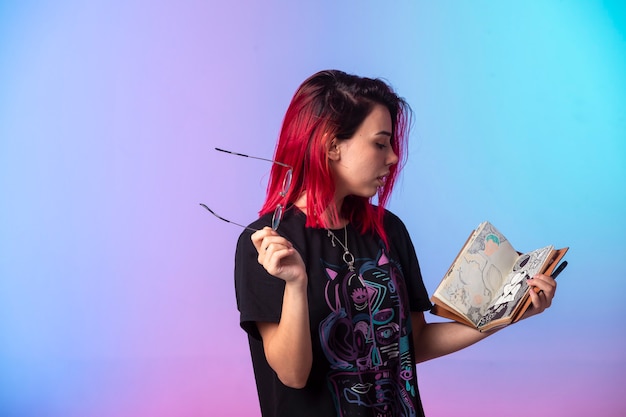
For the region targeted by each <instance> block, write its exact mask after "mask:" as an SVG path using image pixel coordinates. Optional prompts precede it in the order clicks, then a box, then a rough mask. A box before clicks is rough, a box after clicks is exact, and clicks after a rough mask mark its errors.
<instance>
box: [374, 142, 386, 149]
mask: <svg viewBox="0 0 626 417" xmlns="http://www.w3.org/2000/svg"><path fill="white" fill-rule="evenodd" d="M376 146H377V147H378V149H385V148H386V147H387V145H385V144H384V143H377V144H376Z"/></svg>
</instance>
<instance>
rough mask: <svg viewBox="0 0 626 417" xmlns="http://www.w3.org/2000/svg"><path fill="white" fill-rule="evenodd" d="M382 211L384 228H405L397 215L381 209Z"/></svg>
mask: <svg viewBox="0 0 626 417" xmlns="http://www.w3.org/2000/svg"><path fill="white" fill-rule="evenodd" d="M377 209H378V210H380V208H377ZM382 210H384V213H383V222H384V224H385V227H393V228H402V229H405V228H406V226H405V225H404V222H403V221H402V219H401V218H400V217H399V216H398V215H397V214H395V213H394V212H392V211H391V210H389V209H386V208H383V209H382Z"/></svg>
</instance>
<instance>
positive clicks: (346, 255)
mask: <svg viewBox="0 0 626 417" xmlns="http://www.w3.org/2000/svg"><path fill="white" fill-rule="evenodd" d="M347 226H348V225H345V226H344V227H343V234H344V241H345V242H346V243H345V244H344V243H343V242H342V241H341V240H339V238H338V237H337V236H335V234H334V233H333V232H332V231H331V230H330V229H326V230H327V231H328V237H329V238H330V243H332V245H333V248H335V247H337V245H335V242H337V243H339V245H341V247H342V248H343V261H344V262H345V263H346V265H348V269H349V270H350V272H354V255H352V252H350V250H349V249H348V228H347Z"/></svg>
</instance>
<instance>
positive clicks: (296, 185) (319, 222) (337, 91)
mask: <svg viewBox="0 0 626 417" xmlns="http://www.w3.org/2000/svg"><path fill="white" fill-rule="evenodd" d="M376 104H382V105H383V106H385V107H386V108H387V109H389V113H390V115H391V121H392V126H393V132H392V138H391V146H392V147H393V150H394V152H395V153H396V154H397V155H398V158H399V163H398V164H397V165H393V166H392V167H391V172H390V175H389V176H388V178H387V181H386V182H385V185H384V186H383V187H381V188H380V189H379V192H378V207H379V208H377V207H375V206H374V205H373V204H372V201H371V199H368V198H364V197H357V196H348V197H346V198H345V199H344V202H343V206H342V207H341V212H339V208H338V207H336V205H335V202H334V194H335V183H334V181H333V177H332V172H331V170H330V165H329V160H328V156H327V155H328V150H329V149H330V146H331V141H332V140H333V139H336V140H348V139H350V138H351V137H352V136H353V135H354V132H355V131H356V130H357V129H358V128H359V126H360V125H361V123H362V122H363V120H364V119H365V118H366V117H367V116H368V115H369V114H370V112H371V111H372V109H373V107H374V105H376ZM410 111H411V110H410V107H409V106H408V104H407V103H406V102H405V101H404V100H403V99H402V98H400V97H398V96H397V95H396V94H395V93H394V91H393V90H392V88H391V87H390V86H389V85H387V84H386V83H385V82H384V81H382V80H379V79H370V78H364V77H358V76H355V75H350V74H346V73H344V72H342V71H337V70H327V71H321V72H318V73H316V74H314V75H313V76H311V77H309V78H308V79H307V80H306V81H304V82H303V83H302V85H300V87H299V88H298V90H297V91H296V93H295V94H294V96H293V98H292V100H291V103H290V105H289V108H288V109H287V112H286V114H285V118H284V121H283V125H282V129H281V132H280V136H279V139H278V142H277V144H276V150H275V154H274V159H275V160H276V161H279V162H282V163H284V164H287V165H289V166H291V167H293V180H292V185H291V188H290V189H289V191H288V193H287V195H286V204H285V205H288V204H291V203H294V202H295V201H296V200H297V199H298V197H300V195H302V193H303V192H305V191H306V193H307V221H306V226H307V227H328V224H327V221H326V220H325V218H324V216H323V214H324V213H325V212H328V214H329V215H330V220H331V221H337V220H339V218H340V217H342V216H343V217H345V218H346V219H348V220H349V221H350V222H351V223H353V224H355V225H357V227H358V228H359V230H360V232H361V233H365V232H373V233H375V234H377V235H378V236H380V237H381V238H382V239H383V241H384V242H385V244H386V245H388V238H387V234H386V233H385V230H384V227H383V214H384V210H383V208H384V207H385V205H386V203H387V202H388V200H389V197H390V195H391V191H392V190H393V186H394V184H395V180H396V178H397V175H398V173H399V171H400V169H401V167H402V165H403V163H404V161H405V159H406V155H405V150H406V143H407V140H408V129H409V124H410V116H411V114H410ZM287 169H288V168H285V167H283V166H280V165H277V164H274V166H273V167H272V170H271V173H270V179H269V183H268V187H267V196H266V200H265V203H264V204H263V207H262V208H261V211H260V213H259V214H260V215H264V214H266V213H271V212H273V211H274V209H275V208H276V206H277V205H278V204H279V203H281V202H283V197H281V196H280V194H279V192H280V191H281V190H282V185H283V178H284V176H285V173H286V170H287Z"/></svg>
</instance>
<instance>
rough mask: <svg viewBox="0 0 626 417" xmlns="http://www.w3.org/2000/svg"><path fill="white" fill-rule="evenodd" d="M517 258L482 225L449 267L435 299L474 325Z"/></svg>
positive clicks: (496, 234) (504, 241)
mask: <svg viewBox="0 0 626 417" xmlns="http://www.w3.org/2000/svg"><path fill="white" fill-rule="evenodd" d="M518 257H519V255H518V253H517V252H516V251H515V249H513V247H512V246H511V244H510V243H509V241H508V240H507V239H506V238H505V237H504V236H503V235H502V233H500V232H499V231H498V230H497V229H496V228H495V227H494V226H493V225H492V224H491V223H489V222H484V223H481V225H480V226H479V227H478V229H477V230H476V234H475V235H474V237H473V238H472V240H470V242H468V245H467V246H466V247H465V249H464V250H463V251H462V252H461V253H460V254H459V256H458V258H457V259H456V261H455V263H454V264H453V266H452V267H451V268H450V270H449V271H448V273H447V274H446V277H445V278H444V280H443V281H442V283H441V285H440V286H439V288H437V290H436V291H435V296H436V297H438V298H439V299H442V300H444V301H445V302H446V303H448V304H449V305H450V306H451V307H453V308H455V309H456V310H457V311H458V312H459V313H461V314H462V315H465V316H467V317H468V319H469V320H471V321H472V322H473V323H475V324H476V323H478V322H479V321H480V319H481V317H482V316H483V314H484V313H485V312H486V310H487V308H488V307H489V306H490V305H491V302H492V300H493V299H494V298H495V296H496V294H497V292H498V291H499V290H500V288H501V287H502V285H503V281H504V277H506V276H507V274H508V273H509V271H510V270H511V269H512V268H513V265H514V264H515V261H516V260H517V258H518Z"/></svg>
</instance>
